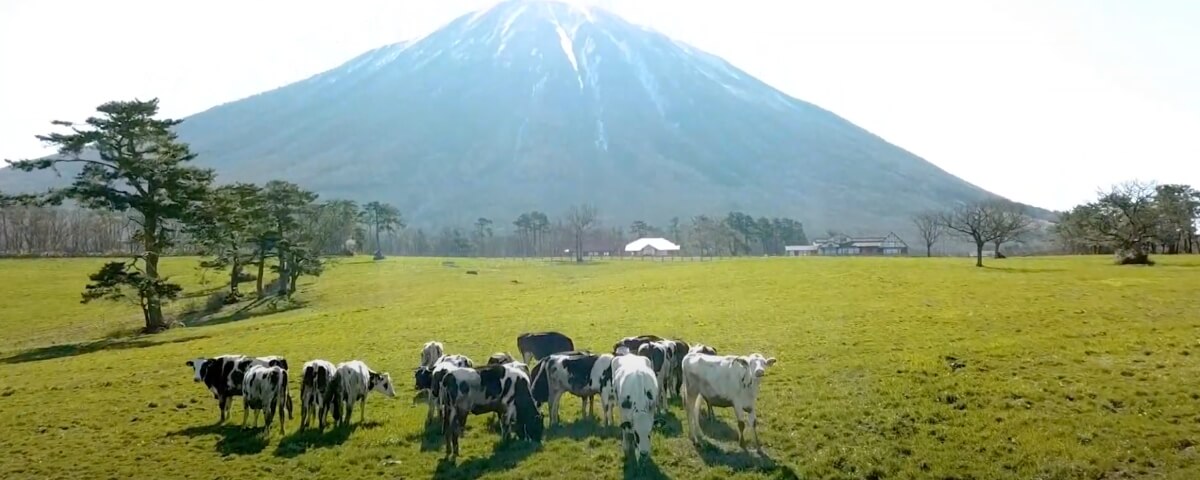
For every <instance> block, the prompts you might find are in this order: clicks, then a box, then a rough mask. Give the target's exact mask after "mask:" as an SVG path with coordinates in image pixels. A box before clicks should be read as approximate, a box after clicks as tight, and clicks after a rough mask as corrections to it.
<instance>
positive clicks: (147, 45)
mask: <svg viewBox="0 0 1200 480" xmlns="http://www.w3.org/2000/svg"><path fill="white" fill-rule="evenodd" d="M492 3H495V2H494V0H429V1H418V0H342V1H339V2H329V1H307V0H306V1H299V0H254V1H246V0H238V1H232V0H208V1H205V2H198V1H189V2H183V1H163V0H106V1H103V2H100V1H94V0H3V1H0V158H8V159H15V158H23V157H29V156H36V155H40V154H42V153H44V150H43V149H42V147H41V145H40V144H39V142H38V141H37V140H36V139H35V138H34V135H35V134H39V133H45V132H47V131H49V124H48V122H49V121H50V120H52V119H71V120H79V119H82V118H85V117H86V116H87V115H88V114H89V113H90V112H91V111H92V110H93V109H94V107H95V106H96V105H99V104H100V103H102V102H104V101H107V100H112V99H128V98H132V97H140V98H149V97H153V96H157V97H160V98H161V99H162V106H163V109H164V113H166V114H167V115H170V116H176V117H181V116H185V115H188V114H192V113H195V112H198V111H201V110H204V109H206V108H208V107H210V106H213V105H216V104H219V103H224V102H228V101H232V100H236V99H238V98H241V97H245V96H248V95H251V94H254V93H258V92H260V91H263V90H267V89H271V88H274V87H277V86H281V85H284V84H286V83H290V82H292V81H296V80H300V79H302V78H305V77H307V76H309V75H312V74H315V73H318V72H320V71H323V70H326V69H329V68H332V67H334V66H336V65H338V64H339V63H341V62H343V61H345V60H348V59H349V58H351V57H353V56H355V55H357V54H359V53H362V52H364V51H366V50H369V49H371V48H374V47H378V46H381V45H384V44H387V43H392V42H396V41H399V40H404V39H408V38H412V37H416V36H419V35H423V34H425V33H428V32H429V31H432V30H434V29H436V28H437V27H439V26H440V25H442V24H444V23H446V22H448V21H450V20H451V19H453V18H454V17H456V16H458V15H460V14H463V13H466V12H468V11H471V10H474V9H478V8H481V7H485V6H487V5H490V4H492ZM575 3H588V4H593V5H602V6H604V7H606V8H609V9H610V10H613V11H615V12H616V13H618V14H620V15H622V16H624V17H625V18H627V19H629V20H631V21H634V22H636V23H640V24H643V25H648V26H650V27H653V28H655V29H656V30H659V31H661V32H663V33H666V34H668V35H670V36H673V37H675V38H678V39H680V40H683V41H686V42H688V43H691V44H693V45H695V46H697V47H700V48H702V49H705V50H708V51H710V52H712V53H715V54H717V55H720V56H722V57H724V58H725V59H727V60H729V61H730V62H731V63H733V64H734V65H736V66H738V67H740V68H741V69H743V70H746V71H748V72H749V73H751V74H753V75H756V76H758V77H759V78H761V79H763V80H764V81H766V82H767V83H770V84H771V85H773V86H775V87H776V88H779V89H780V90H782V91H784V92H786V93H788V94H790V95H792V96H795V97H797V98H800V99H803V100H807V101H810V102H813V103H815V104H817V105H820V106H822V107H824V108H827V109H829V110H832V111H833V112H835V113H838V114H839V115H841V116H843V117H846V118H847V119H849V120H851V121H853V122H855V123H857V124H859V125H860V126H862V127H864V128H866V129H868V130H871V131H872V132H874V133H876V134H878V135H880V136H881V137H883V138H885V139H887V140H889V141H891V142H892V143H895V144H897V145H899V146H901V147H903V148H905V149H908V150H910V151H912V152H914V153H916V154H917V155H920V156H922V157H924V158H926V159H928V160H929V161H931V162H933V163H935V164H937V165H938V166H940V167H942V168H944V169H946V170H948V171H950V172H951V173H954V174H956V175H958V176H960V177H962V178H965V179H966V180H968V181H970V182H973V183H975V184H977V185H980V186H982V187H984V188H986V189H989V190H991V191H993V192H996V193H999V194H1001V195H1005V196H1008V197H1010V198H1013V199H1017V200H1021V201H1024V202H1028V203H1032V204H1035V205H1038V206H1043V207H1047V208H1067V207H1069V206H1071V205H1073V204H1075V203H1078V202H1080V201H1083V200H1086V199H1088V198H1090V197H1092V196H1093V194H1094V192H1095V191H1096V189H1097V188H1098V187H1101V186H1106V185H1108V184H1111V183H1114V182H1117V181H1121V180H1125V179H1129V178H1133V177H1138V178H1141V179H1143V180H1157V181H1160V182H1180V183H1190V184H1193V185H1197V186H1200V49H1198V48H1197V47H1200V27H1197V25H1200V2H1197V1H1194V0H1145V1H1121V0H1062V1H1048V0H1017V1H1011V0H1009V1H994V2H983V1H963V0H906V1H903V2H897V1H894V0H878V1H865V0H863V1H807V0H805V1H783V0H771V1H766V0H738V1H715V0H714V1H708V0H705V1H696V0H597V1H589V2H575ZM735 5H736V6H735Z"/></svg>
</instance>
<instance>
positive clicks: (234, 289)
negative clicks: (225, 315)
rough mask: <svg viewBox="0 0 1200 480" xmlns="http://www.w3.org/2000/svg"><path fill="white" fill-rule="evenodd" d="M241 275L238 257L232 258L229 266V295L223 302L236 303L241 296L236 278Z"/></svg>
mask: <svg viewBox="0 0 1200 480" xmlns="http://www.w3.org/2000/svg"><path fill="white" fill-rule="evenodd" d="M241 276H242V264H241V263H238V259H237V258H236V254H235V258H234V259H233V264H232V265H230V266H229V297H228V298H226V299H225V303H237V301H238V300H240V299H241V298H242V294H241V292H239V291H238V279H239V278H241Z"/></svg>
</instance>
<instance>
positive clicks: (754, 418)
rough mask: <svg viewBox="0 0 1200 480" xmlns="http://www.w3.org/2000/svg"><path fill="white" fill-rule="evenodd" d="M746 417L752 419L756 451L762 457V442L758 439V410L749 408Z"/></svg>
mask: <svg viewBox="0 0 1200 480" xmlns="http://www.w3.org/2000/svg"><path fill="white" fill-rule="evenodd" d="M746 416H748V417H749V418H750V433H751V434H752V435H754V450H755V451H757V452H758V454H759V455H762V453H763V449H762V441H760V440H759V439H758V409H757V408H754V407H749V408H747V409H746Z"/></svg>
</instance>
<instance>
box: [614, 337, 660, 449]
mask: <svg viewBox="0 0 1200 480" xmlns="http://www.w3.org/2000/svg"><path fill="white" fill-rule="evenodd" d="M612 370H613V390H612V392H613V397H614V399H615V400H616V402H617V405H619V406H620V412H621V424H620V425H621V448H622V450H623V451H625V452H626V453H628V452H629V443H630V442H629V437H633V445H634V447H635V448H634V460H635V461H637V462H641V460H642V458H643V457H646V458H649V456H650V431H651V430H653V429H654V412H655V410H656V409H657V408H658V398H659V390H658V383H659V382H658V379H657V378H655V376H654V369H653V368H652V367H651V365H650V359H648V358H646V357H642V356H638V355H619V356H617V357H614V358H613V360H612Z"/></svg>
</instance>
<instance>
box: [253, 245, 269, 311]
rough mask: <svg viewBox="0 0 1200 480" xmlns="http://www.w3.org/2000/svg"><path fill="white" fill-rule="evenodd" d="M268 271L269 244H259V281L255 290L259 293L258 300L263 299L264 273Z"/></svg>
mask: <svg viewBox="0 0 1200 480" xmlns="http://www.w3.org/2000/svg"><path fill="white" fill-rule="evenodd" d="M266 269H267V242H259V243H258V279H257V281H256V282H255V285H254V287H255V289H256V291H257V293H258V298H262V297H263V273H264V271H265V270H266Z"/></svg>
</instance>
